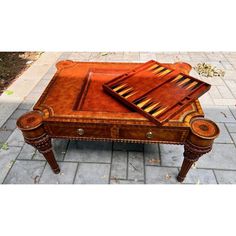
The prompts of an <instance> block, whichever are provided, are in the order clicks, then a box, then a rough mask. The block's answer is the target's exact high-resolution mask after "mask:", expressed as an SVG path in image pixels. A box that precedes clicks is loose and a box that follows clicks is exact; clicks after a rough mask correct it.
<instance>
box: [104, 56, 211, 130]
mask: <svg viewBox="0 0 236 236" xmlns="http://www.w3.org/2000/svg"><path fill="white" fill-rule="evenodd" d="M182 64H184V63H182ZM185 64H186V63H185ZM186 65H188V64H186ZM189 66H190V65H189ZM103 88H104V90H105V91H106V92H108V93H110V94H111V95H112V96H113V97H114V98H115V99H117V100H119V101H121V102H122V103H123V104H125V105H126V106H128V107H131V108H133V109H134V110H136V111H137V112H139V113H141V114H142V115H144V116H145V117H147V118H148V119H149V120H150V121H153V122H154V123H155V124H157V125H159V126H160V125H162V124H163V123H165V122H167V121H168V120H169V119H170V118H172V117H173V116H174V115H175V114H177V113H179V112H180V111H182V110H183V109H184V108H185V107H186V106H187V105H189V104H190V103H192V102H193V101H195V100H196V99H197V98H198V97H199V96H201V95H202V94H204V93H205V92H206V91H207V90H209V89H210V85H209V84H207V83H205V82H203V81H200V80H198V79H195V78H193V77H191V76H189V75H187V74H184V73H182V71H180V70H179V69H176V70H173V68H171V67H169V66H164V65H162V64H160V63H159V62H156V61H153V60H151V61H149V62H146V63H144V64H143V65H141V66H138V67H136V68H135V69H132V70H130V71H129V72H126V73H125V74H123V75H120V76H118V77H116V78H115V79H113V80H111V81H109V82H107V83H105V84H104V85H103Z"/></svg>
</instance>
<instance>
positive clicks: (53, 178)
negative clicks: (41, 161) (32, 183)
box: [39, 162, 78, 184]
mask: <svg viewBox="0 0 236 236" xmlns="http://www.w3.org/2000/svg"><path fill="white" fill-rule="evenodd" d="M58 165H59V166H60V169H61V172H60V173H59V174H54V173H53V171H52V170H51V168H50V166H49V164H47V165H46V167H45V169H44V171H43V174H42V176H41V178H40V181H39V183H40V184H72V183H73V180H74V177H75V174H76V169H77V166H78V163H71V162H59V163H58Z"/></svg>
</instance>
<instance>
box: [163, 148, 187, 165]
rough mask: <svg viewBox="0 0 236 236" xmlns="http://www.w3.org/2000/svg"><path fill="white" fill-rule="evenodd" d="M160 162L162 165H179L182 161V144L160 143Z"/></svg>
mask: <svg viewBox="0 0 236 236" xmlns="http://www.w3.org/2000/svg"><path fill="white" fill-rule="evenodd" d="M160 152H161V164H162V165H163V166H170V167H172V166H173V167H180V166H181V165H182V162H183V159H184V158H183V153H184V146H183V145H171V144H160Z"/></svg>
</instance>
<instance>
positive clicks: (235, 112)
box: [229, 106, 236, 119]
mask: <svg viewBox="0 0 236 236" xmlns="http://www.w3.org/2000/svg"><path fill="white" fill-rule="evenodd" d="M229 109H230V111H231V112H232V114H233V117H234V118H235V119H236V107H235V106H229Z"/></svg>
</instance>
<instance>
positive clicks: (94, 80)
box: [34, 61, 204, 127]
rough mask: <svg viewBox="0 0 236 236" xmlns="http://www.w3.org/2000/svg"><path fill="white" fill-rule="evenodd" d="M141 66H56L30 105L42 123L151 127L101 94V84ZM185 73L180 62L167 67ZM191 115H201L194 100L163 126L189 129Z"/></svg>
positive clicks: (144, 119)
mask: <svg viewBox="0 0 236 236" xmlns="http://www.w3.org/2000/svg"><path fill="white" fill-rule="evenodd" d="M140 64H141V63H104V62H73V61H61V62H59V63H57V65H56V66H57V72H56V74H55V75H54V77H53V78H52V80H51V81H50V83H49V85H48V86H47V88H46V89H45V91H44V92H43V94H42V96H41V97H40V99H39V100H38V102H37V103H36V105H35V106H34V110H40V111H42V112H43V114H44V116H43V119H44V121H48V122H50V121H54V122H88V123H117V124H135V125H148V126H155V124H154V123H152V122H150V121H149V120H148V119H147V118H145V117H143V116H142V115H141V114H139V113H137V112H135V111H132V110H130V109H129V108H127V107H125V106H124V105H122V104H121V103H120V102H118V101H116V100H115V99H114V98H112V97H111V96H110V95H108V94H107V93H105V92H104V91H103V88H102V84H103V83H104V82H107V81H109V80H111V79H113V78H114V77H115V76H118V75H120V74H122V73H125V72H127V71H128V70H130V69H133V68H135V67H136V66H138V65H140ZM168 65H169V66H172V67H173V68H177V69H179V70H181V72H183V73H189V70H190V68H186V67H183V66H182V64H181V63H176V64H168ZM194 116H204V114H203V111H202V109H201V106H200V103H199V101H198V100H196V101H195V102H193V103H192V104H190V105H189V106H188V107H186V108H185V109H184V110H183V111H182V112H180V113H179V114H177V115H176V116H175V117H174V118H172V119H171V120H170V121H169V122H168V123H166V124H165V125H164V126H180V127H185V126H189V121H190V119H191V118H192V117H194Z"/></svg>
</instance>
